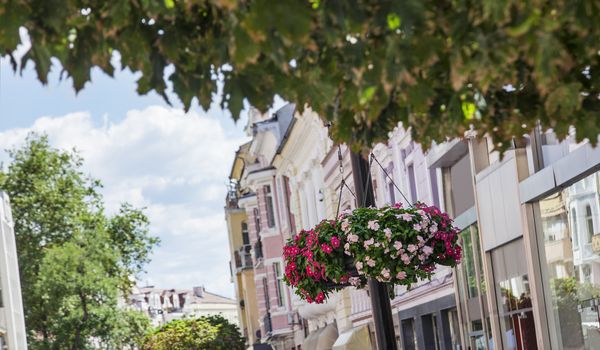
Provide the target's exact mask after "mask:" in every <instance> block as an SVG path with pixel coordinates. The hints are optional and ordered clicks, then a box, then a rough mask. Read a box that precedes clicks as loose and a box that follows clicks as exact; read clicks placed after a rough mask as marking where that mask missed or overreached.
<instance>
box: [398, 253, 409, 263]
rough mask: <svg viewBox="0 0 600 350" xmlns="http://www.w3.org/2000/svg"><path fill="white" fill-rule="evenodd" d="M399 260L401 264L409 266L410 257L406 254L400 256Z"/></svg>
mask: <svg viewBox="0 0 600 350" xmlns="http://www.w3.org/2000/svg"><path fill="white" fill-rule="evenodd" d="M400 259H402V262H404V264H405V265H408V264H410V257H409V256H408V255H406V254H402V256H401V257H400Z"/></svg>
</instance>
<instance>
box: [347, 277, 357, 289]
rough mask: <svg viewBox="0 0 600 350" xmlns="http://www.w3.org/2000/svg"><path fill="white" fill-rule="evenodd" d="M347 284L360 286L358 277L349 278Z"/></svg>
mask: <svg viewBox="0 0 600 350" xmlns="http://www.w3.org/2000/svg"><path fill="white" fill-rule="evenodd" d="M348 282H350V284H351V285H353V286H355V287H356V286H358V285H359V284H360V278H359V277H350V278H349V279H348Z"/></svg>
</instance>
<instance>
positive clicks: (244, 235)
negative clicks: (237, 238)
mask: <svg viewBox="0 0 600 350" xmlns="http://www.w3.org/2000/svg"><path fill="white" fill-rule="evenodd" d="M242 243H243V244H244V245H248V244H250V236H249V235H248V224H247V223H245V222H242Z"/></svg>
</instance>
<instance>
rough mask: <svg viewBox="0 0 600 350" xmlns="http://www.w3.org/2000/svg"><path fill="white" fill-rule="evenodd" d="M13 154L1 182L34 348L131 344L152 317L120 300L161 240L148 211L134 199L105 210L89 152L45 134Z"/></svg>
mask: <svg viewBox="0 0 600 350" xmlns="http://www.w3.org/2000/svg"><path fill="white" fill-rule="evenodd" d="M9 155H10V157H11V162H10V164H9V165H8V167H7V168H6V169H5V170H3V171H2V172H1V173H0V188H1V189H2V190H4V191H6V192H7V193H8V194H9V196H10V199H11V207H12V212H13V218H14V228H15V237H16V242H17V255H18V260H19V270H20V275H21V286H22V290H23V292H24V293H23V303H24V312H25V323H26V328H27V333H28V334H27V335H28V344H29V348H30V349H34V350H36V349H60V350H62V349H78V350H79V349H92V348H97V346H102V348H106V349H128V348H133V347H134V346H136V345H137V344H139V342H140V341H141V339H142V337H143V336H144V334H145V332H146V331H147V329H148V327H149V320H148V319H147V318H146V316H144V315H142V314H139V313H135V312H133V311H127V310H122V309H120V308H119V307H118V302H119V298H123V297H126V296H127V293H128V292H129V290H130V288H131V286H132V280H133V277H135V276H136V275H137V274H139V273H140V272H141V271H142V268H143V266H144V264H145V263H146V262H148V260H149V255H150V253H151V250H152V248H153V247H154V246H155V245H156V244H157V242H158V240H157V238H155V237H152V236H151V235H150V234H149V233H148V225H149V222H148V219H147V217H146V216H145V215H144V213H143V212H142V211H141V210H139V209H135V208H133V207H132V206H130V205H128V204H124V205H123V206H122V207H121V209H120V211H118V212H117V213H116V214H113V215H108V214H106V212H105V210H104V207H103V201H102V196H101V195H100V193H99V188H100V186H101V184H100V182H99V181H97V180H94V179H92V178H90V177H88V176H86V175H84V173H83V172H82V169H81V167H82V165H83V159H82V158H81V157H80V156H79V155H78V154H77V153H76V152H74V151H61V150H57V149H54V148H52V147H51V146H50V145H49V142H48V139H47V137H45V136H39V135H35V134H31V135H30V136H29V137H28V138H27V140H26V141H25V144H24V145H23V146H22V147H21V148H17V149H14V150H12V151H10V152H9Z"/></svg>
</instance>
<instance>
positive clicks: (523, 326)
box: [492, 239, 537, 350]
mask: <svg viewBox="0 0 600 350" xmlns="http://www.w3.org/2000/svg"><path fill="white" fill-rule="evenodd" d="M492 265H493V269H494V280H495V281H496V286H495V288H496V300H497V301H498V313H499V321H500V328H501V334H502V348H503V349H508V350H536V349H537V339H536V334H535V322H534V319H533V308H532V303H531V293H530V289H529V278H528V275H527V273H526V271H527V263H526V261H525V251H524V248H523V240H522V239H518V240H515V241H512V242H510V243H508V244H506V245H504V246H502V247H499V248H497V249H494V250H493V251H492ZM497 345H498V346H500V344H497Z"/></svg>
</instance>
